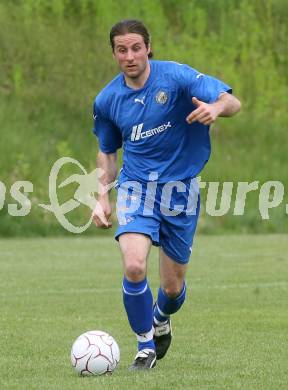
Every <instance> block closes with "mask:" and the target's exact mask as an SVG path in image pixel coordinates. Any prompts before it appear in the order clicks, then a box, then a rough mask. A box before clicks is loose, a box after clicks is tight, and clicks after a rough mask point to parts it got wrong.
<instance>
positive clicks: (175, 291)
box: [162, 284, 183, 299]
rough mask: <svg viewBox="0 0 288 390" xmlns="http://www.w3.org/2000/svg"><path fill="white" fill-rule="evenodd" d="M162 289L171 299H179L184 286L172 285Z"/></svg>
mask: <svg viewBox="0 0 288 390" xmlns="http://www.w3.org/2000/svg"><path fill="white" fill-rule="evenodd" d="M162 289H163V290H164V292H165V294H166V295H167V296H168V297H169V298H172V299H173V298H177V297H178V296H179V295H180V294H181V292H182V289H183V285H178V284H170V285H167V286H163V287H162Z"/></svg>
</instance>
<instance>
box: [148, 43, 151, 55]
mask: <svg viewBox="0 0 288 390" xmlns="http://www.w3.org/2000/svg"><path fill="white" fill-rule="evenodd" d="M150 53H151V46H150V43H149V45H148V47H147V55H149V54H150Z"/></svg>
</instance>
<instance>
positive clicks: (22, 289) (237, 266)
mask: <svg viewBox="0 0 288 390" xmlns="http://www.w3.org/2000/svg"><path fill="white" fill-rule="evenodd" d="M287 252H288V240H287V236H284V235H270V236H198V237H197V238H196V239H195V246H194V252H193V256H192V260H191V264H190V269H189V273H188V276H187V282H188V283H187V284H188V287H189V288H188V297H187V301H186V303H185V305H184V306H183V308H182V310H181V312H179V313H178V314H176V315H175V316H174V319H173V325H174V341H173V344H172V346H171V349H170V351H169V354H168V355H167V358H165V359H163V361H160V362H159V363H158V365H157V367H156V368H155V370H153V371H152V372H148V373H147V372H146V373H141V372H140V373H130V372H129V371H128V370H127V368H128V366H129V365H130V363H131V362H132V359H133V358H134V354H135V349H134V348H135V336H134V335H133V334H132V332H131V331H130V329H129V328H128V323H127V320H126V316H125V313H124V310H123V307H122V296H121V279H122V276H121V262H120V256H119V253H118V248H117V244H116V243H114V242H113V239H111V238H95V239H91V238H65V239H45V240H44V239H29V240H24V239H23V240H21V239H19V240H15V239H11V240H0V273H1V284H0V299H1V301H0V302H1V318H0V351H1V353H0V388H1V389H9V390H10V389H11V390H12V389H53V390H54V389H61V390H65V389H69V390H72V389H100V388H101V389H109V390H110V389H115V390H116V389H117V390H118V389H146V390H150V389H171V388H173V389H245V390H246V389H253V390H254V389H267V390H268V389H269V390H271V389H275V390H276V389H277V390H280V389H287V386H288V385H287V383H288V371H287V370H288V258H287ZM157 258H158V252H157V250H156V249H153V251H152V253H151V256H150V263H149V264H150V266H149V276H150V281H151V283H150V284H151V286H152V288H153V291H154V294H155V293H156V290H157V280H158V270H157ZM89 329H90V330H91V329H102V330H105V331H107V332H110V333H111V334H112V335H113V336H114V337H115V339H116V340H117V341H118V344H119V346H120V350H121V360H120V365H119V367H118V369H117V370H116V371H115V373H114V374H113V375H111V376H103V377H90V378H81V377H78V376H77V375H76V374H75V373H74V371H73V370H72V368H71V366H70V348H71V344H72V342H73V341H74V339H75V338H76V337H77V336H78V335H80V334H81V333H82V332H84V331H86V330H89Z"/></svg>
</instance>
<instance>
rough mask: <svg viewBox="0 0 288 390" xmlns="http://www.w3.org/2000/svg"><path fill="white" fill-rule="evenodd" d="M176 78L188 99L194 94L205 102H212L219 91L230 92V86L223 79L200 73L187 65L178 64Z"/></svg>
mask: <svg viewBox="0 0 288 390" xmlns="http://www.w3.org/2000/svg"><path fill="white" fill-rule="evenodd" d="M178 80H179V81H180V84H181V87H182V89H183V90H184V93H185V94H186V96H187V98H189V99H191V98H192V97H193V96H195V97H196V98H197V99H199V100H202V101H204V102H206V103H214V102H215V101H216V100H217V99H218V97H219V95H220V94H221V93H224V92H228V93H232V88H231V87H230V86H229V85H227V84H225V83H223V81H221V80H218V79H216V78H215V77H212V76H208V75H205V74H203V73H200V72H198V71H197V70H195V69H193V68H190V66H188V65H179V73H178Z"/></svg>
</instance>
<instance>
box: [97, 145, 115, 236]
mask: <svg viewBox="0 0 288 390" xmlns="http://www.w3.org/2000/svg"><path fill="white" fill-rule="evenodd" d="M97 167H98V168H100V169H101V170H102V171H103V175H102V176H101V177H100V178H99V184H100V185H99V188H100V189H102V191H101V190H100V191H99V194H98V202H97V204H96V207H95V208H94V210H93V221H94V223H95V225H96V226H97V227H99V228H103V229H108V228H111V226H112V223H111V222H110V221H109V218H110V216H111V213H112V204H111V201H110V191H111V189H109V188H110V185H111V183H113V182H114V181H115V179H116V177H117V171H118V167H117V152H115V153H103V152H101V151H99V153H98V158H97ZM105 189H107V190H105ZM108 189H109V190H108Z"/></svg>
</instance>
